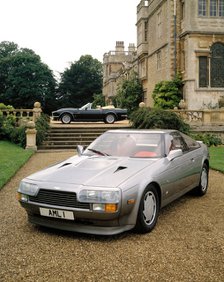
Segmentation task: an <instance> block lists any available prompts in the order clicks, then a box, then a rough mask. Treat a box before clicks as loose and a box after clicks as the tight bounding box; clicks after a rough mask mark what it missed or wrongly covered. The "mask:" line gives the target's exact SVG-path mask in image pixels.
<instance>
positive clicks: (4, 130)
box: [0, 112, 26, 147]
mask: <svg viewBox="0 0 224 282" xmlns="http://www.w3.org/2000/svg"><path fill="white" fill-rule="evenodd" d="M25 130H26V129H25V127H24V126H21V127H16V118H15V117H14V116H13V115H8V116H6V117H5V116H3V115H2V113H1V112H0V137H1V139H5V140H8V141H10V142H12V143H15V144H17V145H19V146H21V147H25V145H26V133H25Z"/></svg>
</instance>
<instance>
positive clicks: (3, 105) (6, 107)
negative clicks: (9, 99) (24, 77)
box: [0, 103, 14, 110]
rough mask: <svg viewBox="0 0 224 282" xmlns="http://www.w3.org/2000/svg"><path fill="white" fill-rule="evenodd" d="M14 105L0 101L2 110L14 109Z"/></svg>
mask: <svg viewBox="0 0 224 282" xmlns="http://www.w3.org/2000/svg"><path fill="white" fill-rule="evenodd" d="M13 109H14V108H13V106H10V105H7V106H6V105H5V104H3V103H0V110H13Z"/></svg>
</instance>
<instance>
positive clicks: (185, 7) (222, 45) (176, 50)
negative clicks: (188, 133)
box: [137, 0, 224, 109]
mask: <svg viewBox="0 0 224 282" xmlns="http://www.w3.org/2000/svg"><path fill="white" fill-rule="evenodd" d="M137 57H138V65H139V77H140V78H141V80H142V84H143V88H144V92H145V102H146V104H148V105H153V101H152V98H151V93H152V91H153V89H154V86H155V84H156V83H157V82H159V81H161V80H170V79H172V78H173V77H174V76H175V73H177V72H180V73H181V74H182V78H183V81H184V88H183V98H184V99H185V101H186V103H187V107H188V108H189V109H204V108H215V107H218V103H219V100H220V98H221V97H222V96H224V1H223V0H151V1H150V0H149V1H140V3H139V5H138V7H137Z"/></svg>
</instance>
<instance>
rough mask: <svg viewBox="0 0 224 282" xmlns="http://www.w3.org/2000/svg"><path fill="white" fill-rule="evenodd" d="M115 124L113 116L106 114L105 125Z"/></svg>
mask: <svg viewBox="0 0 224 282" xmlns="http://www.w3.org/2000/svg"><path fill="white" fill-rule="evenodd" d="M114 122H115V116H114V115H113V114H108V115H106V117H105V123H110V124H112V123H114Z"/></svg>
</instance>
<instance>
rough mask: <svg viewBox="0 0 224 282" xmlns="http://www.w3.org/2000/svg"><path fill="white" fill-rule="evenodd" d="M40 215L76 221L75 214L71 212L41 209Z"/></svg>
mask: <svg viewBox="0 0 224 282" xmlns="http://www.w3.org/2000/svg"><path fill="white" fill-rule="evenodd" d="M40 214H41V215H42V216H49V217H54V218H61V219H68V220H74V214H73V212H71V211H64V210H56V209H46V208H40Z"/></svg>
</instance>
